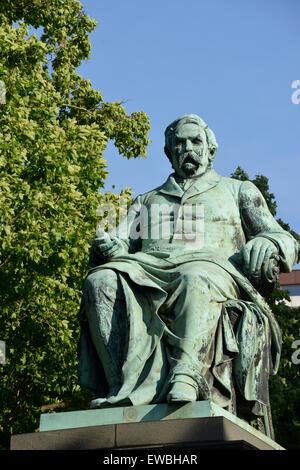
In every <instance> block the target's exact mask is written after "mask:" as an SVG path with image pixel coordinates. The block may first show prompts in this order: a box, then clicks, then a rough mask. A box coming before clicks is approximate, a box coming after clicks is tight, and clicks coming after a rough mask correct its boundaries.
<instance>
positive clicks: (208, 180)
mask: <svg viewBox="0 0 300 470" xmlns="http://www.w3.org/2000/svg"><path fill="white" fill-rule="evenodd" d="M220 179H221V176H220V175H218V174H217V173H216V172H215V170H207V172H206V173H204V175H203V176H200V177H199V178H197V179H195V182H194V183H193V184H192V186H190V187H189V188H188V189H187V190H186V191H185V192H184V191H183V190H182V189H181V188H180V186H179V185H178V184H177V182H176V180H175V178H174V174H171V175H170V176H169V178H168V179H167V181H166V182H165V183H164V184H163V185H162V186H161V187H160V188H159V189H158V191H159V192H161V193H164V194H169V195H171V196H176V197H178V198H180V199H181V200H182V201H181V202H182V203H184V202H185V201H186V200H187V199H190V198H191V197H194V196H197V195H198V194H201V193H204V192H205V191H208V190H209V189H211V188H213V187H214V186H216V185H217V184H218V183H219V181H220Z"/></svg>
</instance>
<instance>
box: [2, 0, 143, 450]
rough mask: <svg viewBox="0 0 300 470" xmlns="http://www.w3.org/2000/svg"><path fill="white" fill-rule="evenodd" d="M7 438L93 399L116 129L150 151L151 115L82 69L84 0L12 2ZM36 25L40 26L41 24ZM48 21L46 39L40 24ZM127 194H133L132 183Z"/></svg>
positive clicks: (7, 35) (5, 121) (120, 142)
mask: <svg viewBox="0 0 300 470" xmlns="http://www.w3.org/2000/svg"><path fill="white" fill-rule="evenodd" d="M0 24H1V26H0V80H2V82H4V83H5V89H6V96H5V101H6V102H5V104H0V174H1V186H0V234H1V236H0V291H1V299H0V309H1V310H0V339H1V340H3V341H5V343H6V353H7V357H6V363H5V364H4V365H0V377H1V379H0V380H1V385H0V403H1V410H0V432H1V440H0V447H2V448H7V447H8V446H9V436H10V434H16V433H23V432H32V431H34V430H36V429H37V428H38V425H39V422H38V420H39V415H40V412H41V407H42V406H44V407H45V406H46V407H47V405H49V404H53V403H56V402H57V403H60V404H61V405H62V406H65V409H68V407H69V409H70V408H71V409H72V407H75V406H76V405H75V404H76V403H78V402H80V401H82V400H87V398H89V397H88V396H87V392H84V391H82V390H80V389H79V387H78V386H77V355H76V347H77V343H78V336H79V325H78V323H77V312H78V309H79V304H80V296H81V288H82V282H83V279H84V276H85V274H86V272H87V260H88V251H89V246H90V245H91V241H92V239H93V238H94V233H95V219H96V209H97V207H98V206H99V204H100V203H103V202H106V203H107V202H110V203H112V204H114V205H115V206H117V204H118V201H119V197H120V195H119V194H114V193H112V192H104V182H105V178H106V176H107V169H106V162H105V160H104V159H103V151H104V150H105V148H106V146H107V143H108V140H109V139H113V140H114V143H115V145H116V147H117V148H118V150H119V152H120V154H123V155H124V156H125V157H126V158H132V157H137V156H146V147H147V144H148V142H149V140H148V137H147V135H148V132H149V129H150V126H149V120H148V118H147V116H146V114H145V113H144V112H135V113H132V114H131V115H130V116H129V115H127V113H126V111H125V109H124V107H123V106H122V104H121V103H120V102H114V103H106V102H104V101H103V98H102V95H101V93H100V92H99V91H97V90H94V89H93V88H92V86H91V83H90V81H89V80H87V79H84V78H82V77H81V76H80V75H78V74H77V73H76V68H77V67H78V66H79V65H80V63H81V61H82V60H85V59H87V58H88V57H89V54H90V49H91V45H90V41H89V36H88V34H89V33H90V32H91V31H92V30H93V29H94V28H95V26H96V22H95V21H94V20H93V19H91V18H89V16H87V15H86V14H85V13H84V12H83V10H82V6H81V4H80V3H79V2H78V0H30V1H29V0H19V1H18V2H15V1H9V0H3V1H2V2H1V4H0ZM29 28H30V31H31V32H29ZM33 28H34V29H35V30H36V29H38V28H40V29H39V31H40V30H41V31H42V33H41V37H40V38H38V37H37V34H36V33H34V34H32V29H33ZM121 195H122V196H124V197H126V198H127V199H128V203H130V201H131V191H130V190H129V189H128V188H125V189H124V190H123V191H122V192H121Z"/></svg>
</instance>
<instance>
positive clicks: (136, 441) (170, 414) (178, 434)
mask: <svg viewBox="0 0 300 470" xmlns="http://www.w3.org/2000/svg"><path fill="white" fill-rule="evenodd" d="M171 447H172V448H178V449H184V448H187V447H189V448H193V449H195V450H196V449H199V450H212V449H220V450H226V449H230V450H233V449H237V450H243V449H245V450H248V449H254V450H283V448H282V447H281V446H279V445H278V444H277V443H276V442H274V441H272V440H271V439H270V438H268V437H267V436H265V435H264V434H262V433H261V432H259V431H257V430H256V429H254V428H253V427H251V426H250V425H249V424H247V423H246V422H244V421H242V420H241V419H239V418H237V417H235V416H234V415H232V414H231V413H229V412H227V411H226V410H223V409H222V408H220V407H218V406H216V405H214V404H213V403H211V402H210V401H201V402H195V403H188V404H182V405H179V404H178V405H164V404H160V405H146V406H130V407H116V408H105V409H99V410H82V411H72V412H62V413H50V414H42V415H41V420H40V431H39V432H36V433H31V434H19V435H15V436H12V438H11V449H12V450H104V449H107V450H108V451H120V450H126V449H127V450H140V449H146V450H147V451H150V450H151V449H156V450H157V448H161V449H164V450H165V449H168V448H171Z"/></svg>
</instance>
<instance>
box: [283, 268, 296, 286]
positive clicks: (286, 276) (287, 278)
mask: <svg viewBox="0 0 300 470" xmlns="http://www.w3.org/2000/svg"><path fill="white" fill-rule="evenodd" d="M280 285H281V286H297V285H300V269H295V270H294V271H292V272H291V273H282V274H280Z"/></svg>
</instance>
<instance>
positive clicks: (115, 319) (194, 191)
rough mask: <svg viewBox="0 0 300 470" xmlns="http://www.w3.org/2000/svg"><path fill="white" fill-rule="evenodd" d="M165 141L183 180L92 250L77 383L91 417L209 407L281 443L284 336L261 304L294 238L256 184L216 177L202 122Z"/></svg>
mask: <svg viewBox="0 0 300 470" xmlns="http://www.w3.org/2000/svg"><path fill="white" fill-rule="evenodd" d="M165 142H166V145H165V153H166V155H167V157H168V158H169V160H170V162H171V164H172V167H173V169H174V173H172V174H171V175H170V176H169V177H168V179H167V181H166V182H165V183H164V184H162V185H161V186H159V187H158V188H156V189H153V190H152V191H149V192H147V193H145V194H143V195H139V196H138V197H137V198H136V200H135V201H134V203H133V205H132V206H131V208H130V210H129V212H128V215H127V217H126V218H125V219H124V220H123V221H122V222H121V223H120V225H119V227H118V228H117V229H116V230H115V232H114V233H112V234H110V235H108V234H106V235H105V236H104V237H100V236H99V237H96V238H95V240H94V242H93V245H92V248H91V256H90V264H91V270H90V272H89V274H88V276H87V278H86V280H85V283H84V292H83V297H82V305H81V311H80V321H81V339H80V350H79V351H80V356H79V358H80V374H79V383H80V384H81V385H82V386H84V387H87V388H90V389H91V390H93V391H94V392H95V394H96V396H97V398H96V399H95V400H93V401H92V403H91V407H92V408H97V407H101V406H108V405H110V406H117V405H123V404H127V405H128V404H129V405H130V404H132V405H144V404H149V403H166V402H169V403H174V402H175V403H177V402H192V401H196V400H207V399H210V400H212V401H213V402H214V403H216V404H217V405H219V406H221V407H223V408H225V409H227V410H228V411H230V412H232V413H234V414H236V415H237V416H239V417H241V418H243V419H245V420H247V421H248V422H249V423H251V424H253V425H256V426H257V427H260V429H262V430H263V431H264V432H265V433H266V434H268V435H269V436H271V437H272V436H273V434H272V422H271V418H270V406H269V392H268V380H269V376H270V375H272V374H275V373H276V371H277V369H278V365H279V359H280V352H281V332H280V329H279V326H278V324H277V322H276V319H275V318H274V316H273V314H272V312H271V310H270V309H269V307H268V305H267V304H266V302H265V301H264V298H263V295H264V294H265V293H266V292H267V290H268V289H271V288H272V287H273V285H274V281H275V280H276V277H278V273H279V270H281V271H283V272H288V271H291V270H292V268H293V265H294V264H295V263H296V260H297V244H296V241H295V240H294V238H293V237H292V236H291V235H290V234H289V233H288V232H286V231H285V230H283V229H282V228H281V227H280V225H279V224H278V223H277V222H276V221H275V219H274V218H273V216H272V215H271V214H270V212H269V210H268V207H267V205H266V202H265V200H264V198H263V196H262V195H261V193H260V192H259V190H258V189H257V188H256V186H255V185H254V184H252V183H251V182H250V181H238V180H235V179H232V178H226V177H223V176H220V175H218V174H217V173H216V172H215V171H214V170H213V168H212V162H213V159H214V158H215V156H216V153H217V149H218V145H217V142H216V139H215V136H214V134H213V132H212V131H211V130H210V129H209V128H208V127H207V125H206V124H205V122H204V121H203V120H202V119H201V118H200V117H198V116H197V115H194V114H188V115H184V116H182V117H181V118H179V119H176V121H174V122H173V123H172V124H170V125H169V126H168V127H167V129H166V132H165ZM154 209H155V210H154ZM257 423H259V424H257Z"/></svg>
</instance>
